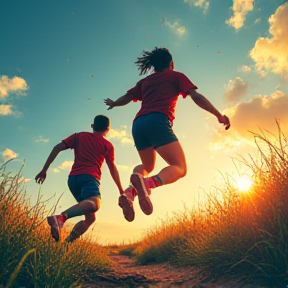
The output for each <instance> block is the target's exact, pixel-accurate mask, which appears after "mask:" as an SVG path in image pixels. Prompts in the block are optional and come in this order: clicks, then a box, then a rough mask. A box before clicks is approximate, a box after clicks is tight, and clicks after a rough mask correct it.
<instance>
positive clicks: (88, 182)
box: [68, 174, 101, 202]
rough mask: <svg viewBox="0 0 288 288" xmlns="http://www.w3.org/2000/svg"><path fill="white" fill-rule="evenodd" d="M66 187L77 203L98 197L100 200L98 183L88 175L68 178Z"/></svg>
mask: <svg viewBox="0 0 288 288" xmlns="http://www.w3.org/2000/svg"><path fill="white" fill-rule="evenodd" d="M68 187H69V189H70V191H71V193H72V194H73V196H74V198H75V199H76V201H77V202H81V201H83V200H86V199H88V198H90V197H99V198H100V199H101V194H100V183H99V181H98V180H97V179H96V178H95V177H94V176H92V175H90V174H79V175H71V176H69V177H68Z"/></svg>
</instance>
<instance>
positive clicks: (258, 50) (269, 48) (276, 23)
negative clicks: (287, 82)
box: [249, 3, 288, 79]
mask: <svg viewBox="0 0 288 288" xmlns="http://www.w3.org/2000/svg"><path fill="white" fill-rule="evenodd" d="M269 23H270V29H269V32H270V34H271V37H270V38H263V37H260V38H259V39H258V40H257V41H256V43H255V46H254V48H253V49H252V50H251V51H250V53H249V55H250V57H251V58H252V60H253V61H254V62H255V66H256V69H257V71H258V72H259V73H260V74H262V75H263V74H264V75H265V73H267V71H272V72H274V73H275V74H278V75H280V76H281V77H282V78H283V79H288V49H287V43H288V3H285V4H283V5H281V6H280V7H279V8H278V9H277V10H276V12H275V14H274V15H272V16H271V17H270V18H269Z"/></svg>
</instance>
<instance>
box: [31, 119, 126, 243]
mask: <svg viewBox="0 0 288 288" xmlns="http://www.w3.org/2000/svg"><path fill="white" fill-rule="evenodd" d="M91 128H92V129H93V132H92V133H90V132H80V133H74V134H72V135H70V136H69V137H67V138H66V139H64V140H62V141H61V142H60V143H59V144H57V145H56V146H55V147H54V148H53V149H52V151H51V153H50V155H49V156H48V158H47V160H46V163H45V165H44V167H43V169H42V170H41V172H40V173H38V174H37V175H36V177H35V180H36V183H39V184H42V183H43V182H44V181H45V179H46V173H47V170H48V168H49V166H50V165H51V163H52V162H53V161H54V159H55V158H56V156H57V155H58V154H59V153H60V152H61V151H63V150H67V149H69V148H70V149H73V150H74V163H73V165H72V168H71V171H70V173H69V177H68V187H69V189H70V191H71V193H72V195H73V196H74V198H75V199H76V201H77V202H78V204H76V205H74V206H72V207H70V208H68V209H67V210H65V211H63V212H62V213H61V214H60V215H52V216H49V217H47V221H48V224H49V225H50V227H51V236H52V237H53V238H54V239H55V241H59V240H60V236H61V228H62V227H63V225H64V223H65V222H66V220H67V219H70V218H72V217H76V216H80V215H84V216H85V220H82V221H80V222H78V223H77V224H76V225H75V226H74V227H73V229H72V231H71V233H70V235H69V236H68V237H67V239H66V242H73V241H74V240H76V239H77V238H78V237H80V236H81V235H82V234H83V233H85V232H86V231H87V230H88V228H89V227H90V225H91V224H92V223H93V222H94V221H95V220H96V216H95V213H96V212H97V211H98V210H99V209H100V205H101V193H100V180H101V170H102V164H103V162H104V160H105V161H106V163H107V165H108V168H109V171H110V174H111V176H112V178H113V180H114V182H115V184H116V186H117V187H118V190H119V192H120V194H123V193H124V191H123V188H122V185H121V180H120V176H119V172H118V170H117V167H116V164H115V162H114V158H115V156H114V147H113V145H112V143H110V142H109V141H108V140H107V139H105V138H104V137H105V136H106V134H107V133H108V132H109V129H110V120H109V118H108V117H107V116H105V115H97V116H96V117H95V118H94V122H93V124H91Z"/></svg>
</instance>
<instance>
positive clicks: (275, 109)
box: [211, 90, 288, 150]
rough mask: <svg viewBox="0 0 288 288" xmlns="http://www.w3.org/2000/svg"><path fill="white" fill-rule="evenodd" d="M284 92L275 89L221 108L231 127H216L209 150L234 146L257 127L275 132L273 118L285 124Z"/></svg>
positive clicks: (286, 103)
mask: <svg viewBox="0 0 288 288" xmlns="http://www.w3.org/2000/svg"><path fill="white" fill-rule="evenodd" d="M287 111H288V94H285V93H283V92H282V91H279V90H278V91H276V92H275V93H273V94H272V95H270V96H255V97H254V98H253V99H251V100H250V101H249V102H244V103H239V104H237V105H235V106H233V107H229V108H227V109H225V110H224V111H223V114H225V115H227V116H228V117H229V118H230V121H231V128H230V130H228V131H225V132H223V131H222V130H220V129H218V130H216V131H215V132H216V133H215V137H214V141H213V144H212V146H211V149H213V150H219V149H221V148H226V149H235V148H237V147H239V146H241V145H242V144H243V142H246V143H249V142H251V141H252V140H253V138H252V134H251V133H250V132H249V131H251V132H254V133H258V132H259V129H262V130H267V131H269V132H270V133H272V134H275V135H277V125H275V120H279V121H280V122H281V124H282V125H283V127H288V113H287Z"/></svg>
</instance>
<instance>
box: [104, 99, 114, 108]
mask: <svg viewBox="0 0 288 288" xmlns="http://www.w3.org/2000/svg"><path fill="white" fill-rule="evenodd" d="M104 103H105V104H106V105H107V106H109V107H108V109H107V110H111V109H112V108H113V107H114V101H113V100H112V99H110V98H107V99H104Z"/></svg>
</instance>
